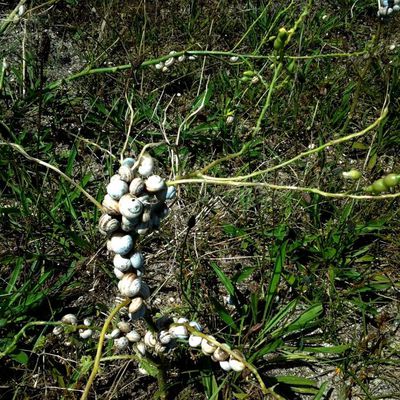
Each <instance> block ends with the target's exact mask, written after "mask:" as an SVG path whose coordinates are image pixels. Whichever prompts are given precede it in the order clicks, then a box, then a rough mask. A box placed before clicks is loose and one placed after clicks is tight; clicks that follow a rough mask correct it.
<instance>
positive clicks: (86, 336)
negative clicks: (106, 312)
mask: <svg viewBox="0 0 400 400" xmlns="http://www.w3.org/2000/svg"><path fill="white" fill-rule="evenodd" d="M92 335H93V331H92V330H91V329H79V336H80V337H81V338H82V339H89V338H90V337H91V336H92Z"/></svg>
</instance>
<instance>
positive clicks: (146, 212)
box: [141, 208, 151, 224]
mask: <svg viewBox="0 0 400 400" xmlns="http://www.w3.org/2000/svg"><path fill="white" fill-rule="evenodd" d="M150 220H151V209H150V208H146V209H145V210H144V211H143V214H142V221H141V222H143V223H144V224H146V223H148V222H150Z"/></svg>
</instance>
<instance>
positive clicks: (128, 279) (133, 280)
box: [118, 272, 142, 297]
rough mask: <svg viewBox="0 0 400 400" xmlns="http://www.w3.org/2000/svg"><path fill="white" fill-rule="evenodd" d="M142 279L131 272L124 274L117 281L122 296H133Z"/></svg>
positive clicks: (136, 292) (137, 291) (137, 290)
mask: <svg viewBox="0 0 400 400" xmlns="http://www.w3.org/2000/svg"><path fill="white" fill-rule="evenodd" d="M141 283H142V280H141V279H140V278H138V277H137V275H136V274H135V273H133V272H129V273H128V274H125V275H124V276H123V278H122V279H121V280H120V281H119V282H118V289H119V291H120V293H121V294H122V295H123V296H127V297H135V296H136V295H137V294H138V293H139V291H140V286H141Z"/></svg>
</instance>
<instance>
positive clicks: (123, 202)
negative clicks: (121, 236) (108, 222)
mask: <svg viewBox="0 0 400 400" xmlns="http://www.w3.org/2000/svg"><path fill="white" fill-rule="evenodd" d="M119 210H120V213H121V214H122V215H123V216H124V217H126V218H128V219H134V218H136V217H138V216H139V215H141V214H142V212H143V203H142V202H141V201H140V200H139V199H137V198H135V197H133V196H132V195H131V194H126V195H124V196H122V197H121V198H120V200H119Z"/></svg>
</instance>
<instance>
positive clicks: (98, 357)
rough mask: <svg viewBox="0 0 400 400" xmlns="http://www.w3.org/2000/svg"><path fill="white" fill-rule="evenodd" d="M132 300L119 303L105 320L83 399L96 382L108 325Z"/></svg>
mask: <svg viewBox="0 0 400 400" xmlns="http://www.w3.org/2000/svg"><path fill="white" fill-rule="evenodd" d="M130 302H131V299H126V300H124V301H123V302H122V303H120V304H118V305H117V306H116V307H115V308H114V309H113V310H112V311H111V313H110V315H109V316H108V317H107V319H106V320H105V322H104V325H103V329H102V330H101V332H100V337H99V342H98V344H97V352H96V357H95V359H94V363H93V369H92V372H91V374H90V376H89V379H88V381H87V383H86V387H85V390H84V392H83V394H82V397H81V400H86V399H87V398H88V396H89V392H90V388H91V387H92V384H93V382H94V379H95V378H96V375H97V372H98V371H99V367H100V360H101V355H102V352H103V344H104V338H105V336H106V333H107V329H108V326H109V325H110V323H111V321H112V320H113V318H114V317H115V315H117V314H118V312H119V310H121V308H123V307H125V306H127V305H128V304H129V303H130Z"/></svg>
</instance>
